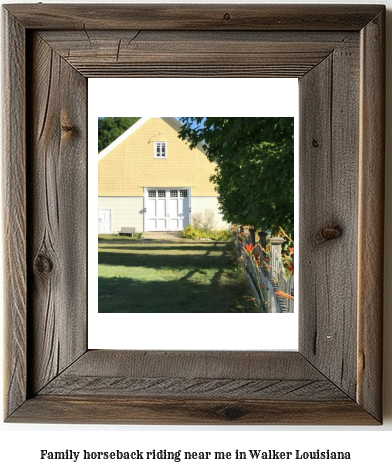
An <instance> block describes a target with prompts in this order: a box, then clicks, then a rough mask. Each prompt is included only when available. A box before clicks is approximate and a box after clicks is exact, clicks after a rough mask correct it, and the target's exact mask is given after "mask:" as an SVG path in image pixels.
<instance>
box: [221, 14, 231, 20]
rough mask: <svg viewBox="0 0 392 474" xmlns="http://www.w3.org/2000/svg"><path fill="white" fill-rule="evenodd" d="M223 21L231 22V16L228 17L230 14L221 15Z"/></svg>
mask: <svg viewBox="0 0 392 474" xmlns="http://www.w3.org/2000/svg"><path fill="white" fill-rule="evenodd" d="M223 19H224V20H226V21H229V20H231V15H230V13H225V14H224V15H223Z"/></svg>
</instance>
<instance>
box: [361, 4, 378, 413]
mask: <svg viewBox="0 0 392 474" xmlns="http://www.w3.org/2000/svg"><path fill="white" fill-rule="evenodd" d="M361 46H362V47H361V51H362V55H361V97H360V117H361V134H360V154H359V159H360V175H359V209H360V210H359V224H358V261H360V262H361V265H360V267H359V271H358V374H357V377H358V387H357V399H358V402H359V403H360V404H361V405H362V406H363V407H364V408H365V409H366V410H368V411H369V412H370V413H373V415H374V416H375V417H376V418H377V419H379V420H380V419H381V418H382V318H381V317H380V315H381V314H382V312H383V245H384V154H385V149H384V147H385V12H381V13H380V14H379V15H378V16H377V17H375V18H374V20H373V21H371V22H370V23H369V24H368V25H367V26H366V28H364V29H363V30H362V31H361Z"/></svg>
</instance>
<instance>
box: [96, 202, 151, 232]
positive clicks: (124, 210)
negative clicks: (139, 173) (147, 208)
mask: <svg viewBox="0 0 392 474" xmlns="http://www.w3.org/2000/svg"><path fill="white" fill-rule="evenodd" d="M98 207H99V208H100V207H105V208H110V209H111V210H112V231H113V232H114V233H116V232H118V231H120V230H121V227H135V229H136V232H143V197H141V196H140V197H139V196H137V197H128V196H127V197H123V196H118V197H117V196H115V197H107V196H101V197H98Z"/></svg>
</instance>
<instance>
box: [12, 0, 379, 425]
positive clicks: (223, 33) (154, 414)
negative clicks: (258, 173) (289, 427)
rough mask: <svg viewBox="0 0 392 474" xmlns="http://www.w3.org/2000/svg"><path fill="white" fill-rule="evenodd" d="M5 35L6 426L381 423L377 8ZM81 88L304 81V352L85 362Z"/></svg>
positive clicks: (310, 8)
mask: <svg viewBox="0 0 392 474" xmlns="http://www.w3.org/2000/svg"><path fill="white" fill-rule="evenodd" d="M3 19H4V46H5V54H4V69H3V78H4V105H3V113H4V125H5V127H4V146H3V152H4V153H3V155H4V162H3V165H4V167H3V182H4V193H5V194H4V203H5V219H4V229H5V271H6V275H5V281H6V289H5V321H6V354H7V358H6V368H5V387H6V394H5V419H6V421H9V422H29V423H30V422H44V423H69V422H72V423H137V424H139V423H149V424H158V423H161V424H171V423H179V424H223V423H225V424H313V425H315V424H316V425H320V424H335V425H341V424H350V425H361V424H364V425H365V424H380V423H382V380H381V378H382V377H381V376H382V279H383V177H384V176H383V173H384V171H383V166H384V112H385V111H384V102H385V101H384V99H385V95H384V94H385V92H384V89H385V84H384V76H385V72H384V68H385V60H384V56H385V53H384V48H385V39H384V29H385V7H384V6H380V5H184V4H182V5H163V4H161V5H113V4H112V5H102V4H100V5H99V4H98V5H91V4H90V5H75V4H74V5H56V4H52V5H49V4H36V5H31V4H30V5H21V4H18V5H5V6H4V8H3ZM89 77H298V78H299V91H300V92H299V94H300V97H299V101H300V198H299V199H300V235H299V237H298V238H297V243H298V242H299V247H300V255H301V258H300V261H299V268H300V287H299V293H298V297H299V308H300V310H299V324H300V336H299V350H298V352H263V351H260V352H257V351H256V352H219V351H217V352H214V351H208V352H202V351H200V352H192V351H182V352H175V351H173V352H170V351H169V352H163V351H132V350H131V351H115V350H113V351H110V350H88V347H87V248H86V245H87V244H86V243H87V145H86V143H87V140H86V139H87V78H89ZM237 92H238V91H233V94H234V93H237ZM227 100H230V95H228V97H227ZM238 324H241V321H240V320H239V322H238ZM249 330H250V331H251V330H252V328H249ZM206 331H208V328H206Z"/></svg>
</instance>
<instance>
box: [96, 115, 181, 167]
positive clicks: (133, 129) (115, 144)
mask: <svg viewBox="0 0 392 474" xmlns="http://www.w3.org/2000/svg"><path fill="white" fill-rule="evenodd" d="M151 118H154V117H142V118H141V119H140V120H138V121H137V122H136V123H134V124H133V125H132V127H130V128H128V130H125V132H124V133H123V134H122V135H120V136H119V137H118V138H116V140H114V142H112V143H111V144H110V145H109V146H107V147H106V148H105V149H104V150H102V151H101V152H100V153H99V154H98V161H100V160H102V158H105V156H106V155H108V154H109V153H110V152H111V151H113V150H114V149H115V148H116V147H118V145H120V144H121V143H122V142H123V141H124V140H126V139H127V138H128V137H130V136H131V135H132V134H133V133H135V132H136V130H138V129H139V128H140V127H142V126H143V125H144V124H145V123H146V122H147V121H148V120H150V119H151ZM159 118H162V119H165V120H171V121H172V122H173V123H174V124H175V125H177V126H178V127H182V125H183V124H182V122H181V121H180V120H178V119H177V118H176V117H159Z"/></svg>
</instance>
